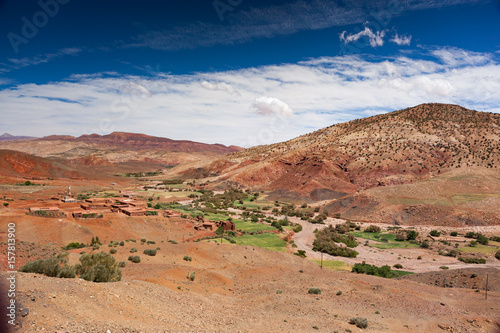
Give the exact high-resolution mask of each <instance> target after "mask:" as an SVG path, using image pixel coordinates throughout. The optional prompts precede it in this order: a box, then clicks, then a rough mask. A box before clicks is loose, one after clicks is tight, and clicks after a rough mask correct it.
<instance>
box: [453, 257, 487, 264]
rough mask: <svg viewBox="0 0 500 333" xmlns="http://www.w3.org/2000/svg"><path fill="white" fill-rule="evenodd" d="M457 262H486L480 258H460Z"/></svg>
mask: <svg viewBox="0 0 500 333" xmlns="http://www.w3.org/2000/svg"><path fill="white" fill-rule="evenodd" d="M458 260H460V261H461V262H464V263H466V264H486V260H485V259H481V258H464V257H460V258H458Z"/></svg>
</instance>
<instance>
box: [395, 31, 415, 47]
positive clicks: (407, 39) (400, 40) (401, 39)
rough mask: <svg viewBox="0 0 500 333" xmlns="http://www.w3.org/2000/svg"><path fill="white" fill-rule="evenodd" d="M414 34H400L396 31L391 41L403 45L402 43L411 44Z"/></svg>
mask: <svg viewBox="0 0 500 333" xmlns="http://www.w3.org/2000/svg"><path fill="white" fill-rule="evenodd" d="M411 38H412V36H411V35H410V36H399V35H398V33H397V32H396V33H395V34H394V36H393V37H392V38H391V39H390V41H391V42H393V43H395V44H397V45H399V46H401V45H410V44H411Z"/></svg>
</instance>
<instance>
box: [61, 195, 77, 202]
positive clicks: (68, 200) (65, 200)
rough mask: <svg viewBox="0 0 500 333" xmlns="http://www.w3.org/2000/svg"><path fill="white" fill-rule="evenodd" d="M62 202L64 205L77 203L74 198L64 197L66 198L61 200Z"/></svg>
mask: <svg viewBox="0 0 500 333" xmlns="http://www.w3.org/2000/svg"><path fill="white" fill-rule="evenodd" d="M62 202H64V203H75V202H77V200H76V199H75V198H72V197H68V196H66V197H64V199H62Z"/></svg>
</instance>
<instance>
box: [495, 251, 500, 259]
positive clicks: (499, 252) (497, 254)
mask: <svg viewBox="0 0 500 333" xmlns="http://www.w3.org/2000/svg"><path fill="white" fill-rule="evenodd" d="M495 258H497V259H498V260H500V250H498V251H497V252H496V253H495Z"/></svg>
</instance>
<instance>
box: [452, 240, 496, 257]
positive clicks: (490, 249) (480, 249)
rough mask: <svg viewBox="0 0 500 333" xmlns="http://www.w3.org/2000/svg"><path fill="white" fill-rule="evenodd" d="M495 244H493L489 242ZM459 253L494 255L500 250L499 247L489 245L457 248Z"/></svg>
mask: <svg viewBox="0 0 500 333" xmlns="http://www.w3.org/2000/svg"><path fill="white" fill-rule="evenodd" d="M491 243H495V242H491ZM458 250H459V251H461V252H467V253H485V254H494V253H495V252H497V251H498V250H500V247H498V246H489V245H481V244H477V245H476V246H474V247H472V246H464V247H460V248H458Z"/></svg>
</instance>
